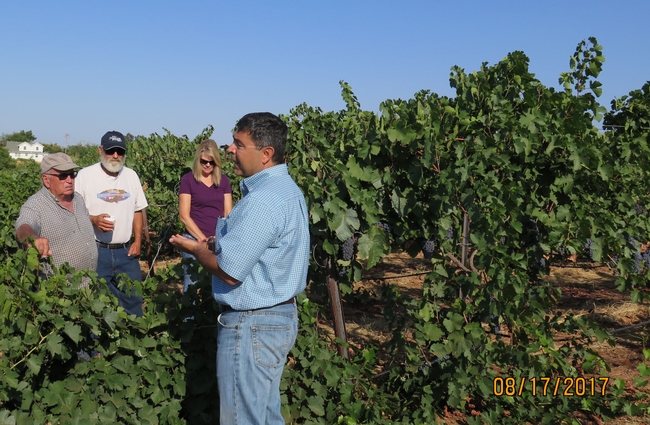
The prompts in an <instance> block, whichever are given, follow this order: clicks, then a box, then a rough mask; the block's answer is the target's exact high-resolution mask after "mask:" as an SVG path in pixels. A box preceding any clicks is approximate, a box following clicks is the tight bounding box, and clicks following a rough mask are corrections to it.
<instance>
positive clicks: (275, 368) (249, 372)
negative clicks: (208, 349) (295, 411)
mask: <svg viewBox="0 0 650 425" xmlns="http://www.w3.org/2000/svg"><path fill="white" fill-rule="evenodd" d="M217 321H218V334H217V383H218V385H219V411H220V415H221V417H220V421H221V424H228V425H249V424H251V425H252V424H256V425H257V424H259V425H263V424H265V425H275V424H282V425H284V423H285V422H284V419H283V418H282V414H281V413H280V379H281V378H282V371H283V369H284V364H285V363H286V362H287V355H288V354H289V350H291V347H293V344H294V343H295V342H296V335H297V334H298V315H297V311H296V305H295V303H293V304H281V305H278V306H275V307H270V308H265V309H260V310H252V311H235V310H230V311H225V312H223V313H221V314H220V315H219V317H218V318H217Z"/></svg>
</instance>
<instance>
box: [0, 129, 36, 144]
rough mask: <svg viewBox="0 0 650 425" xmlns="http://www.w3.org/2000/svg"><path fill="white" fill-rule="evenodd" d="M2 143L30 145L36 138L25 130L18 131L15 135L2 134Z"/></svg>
mask: <svg viewBox="0 0 650 425" xmlns="http://www.w3.org/2000/svg"><path fill="white" fill-rule="evenodd" d="M0 138H1V139H2V141H3V142H5V144H6V142H29V143H32V142H33V141H35V140H36V136H34V134H32V131H31V130H29V131H25V130H20V131H18V132H15V133H9V134H5V133H3V134H2V136H0Z"/></svg>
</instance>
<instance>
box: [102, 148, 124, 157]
mask: <svg viewBox="0 0 650 425" xmlns="http://www.w3.org/2000/svg"><path fill="white" fill-rule="evenodd" d="M115 152H117V154H118V155H120V156H122V155H124V149H122V148H110V149H104V153H105V154H106V155H109V156H113V155H115Z"/></svg>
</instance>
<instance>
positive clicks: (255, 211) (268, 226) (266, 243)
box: [212, 164, 309, 310]
mask: <svg viewBox="0 0 650 425" xmlns="http://www.w3.org/2000/svg"><path fill="white" fill-rule="evenodd" d="M240 185H241V189H242V194H244V197H243V198H242V199H241V200H240V201H239V202H238V203H237V205H235V207H234V208H233V209H232V211H231V212H230V214H229V215H228V217H227V218H225V219H219V221H218V223H217V236H216V237H217V242H216V252H217V261H218V262H219V266H220V267H221V269H222V270H223V271H224V272H226V273H227V274H228V275H229V276H231V277H233V278H234V279H236V280H238V281H239V283H238V284H237V285H234V286H231V285H228V284H227V283H226V282H224V281H223V280H221V279H219V278H217V277H213V279H212V292H213V295H214V298H215V300H216V301H217V302H218V303H220V304H225V305H229V306H230V307H232V308H233V309H235V310H251V309H257V308H263V307H270V306H273V305H276V304H279V303H281V302H284V301H287V300H289V299H291V298H292V297H294V296H296V295H297V294H299V293H300V292H302V291H303V290H304V289H305V286H306V284H307V269H308V266H309V215H308V212H307V205H306V203H305V197H304V196H303V194H302V192H301V191H300V189H299V188H298V186H297V185H296V183H295V182H294V181H293V180H292V179H291V177H290V176H289V173H288V171H287V166H286V165H285V164H281V165H276V166H273V167H271V168H268V169H266V170H263V171H260V172H258V173H256V174H255V175H253V176H250V177H248V178H246V179H244V180H242V181H241V183H240Z"/></svg>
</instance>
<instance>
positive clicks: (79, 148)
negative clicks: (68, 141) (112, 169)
mask: <svg viewBox="0 0 650 425" xmlns="http://www.w3.org/2000/svg"><path fill="white" fill-rule="evenodd" d="M125 138H126V137H125ZM67 153H68V155H70V158H72V160H73V161H74V162H75V163H76V164H77V165H80V166H82V167H86V166H88V165H92V164H94V163H96V162H97V161H99V152H98V150H97V145H85V146H84V144H83V143H78V144H76V145H73V146H70V147H68V150H67Z"/></svg>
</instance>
